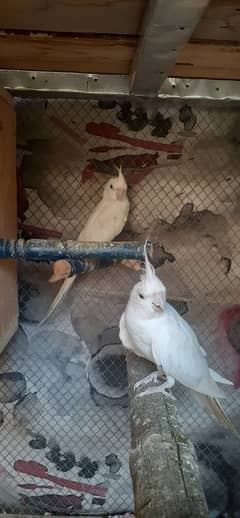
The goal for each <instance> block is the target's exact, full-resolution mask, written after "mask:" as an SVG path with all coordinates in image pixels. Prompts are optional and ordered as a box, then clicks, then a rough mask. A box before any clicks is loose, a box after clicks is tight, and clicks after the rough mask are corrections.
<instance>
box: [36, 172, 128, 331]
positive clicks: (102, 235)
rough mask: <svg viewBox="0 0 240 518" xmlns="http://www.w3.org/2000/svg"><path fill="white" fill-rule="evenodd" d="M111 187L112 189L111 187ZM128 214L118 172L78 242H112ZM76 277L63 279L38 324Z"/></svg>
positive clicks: (122, 180) (105, 190) (125, 192)
mask: <svg viewBox="0 0 240 518" xmlns="http://www.w3.org/2000/svg"><path fill="white" fill-rule="evenodd" d="M111 186H112V187H111ZM121 190H122V191H123V197H122V199H117V198H116V196H117V194H116V193H117V192H119V191H121ZM128 213H129V201H128V197H127V184H126V181H125V178H124V176H123V174H122V169H121V168H120V169H119V170H118V177H114V178H110V179H109V180H108V181H107V183H106V185H105V187H104V191H103V197H102V199H101V201H100V202H99V203H98V205H97V206H96V207H95V209H94V211H93V213H92V214H91V215H90V217H89V219H88V221H87V223H86V225H85V227H84V228H83V230H82V231H81V232H80V234H79V236H78V241H112V240H113V239H114V238H115V237H116V236H118V234H120V232H121V231H122V229H123V227H124V225H125V223H126V221H127V218H128ZM76 277H77V276H76V275H74V276H72V277H70V278H68V279H65V280H64V282H63V284H62V286H61V288H60V290H59V292H58V293H57V295H56V297H55V299H54V301H53V303H52V304H51V306H50V308H49V310H48V312H47V315H46V317H45V318H44V319H43V320H42V321H41V322H40V324H39V325H42V324H43V323H44V322H45V321H46V320H47V319H48V318H49V317H50V315H51V314H52V313H53V311H54V310H55V309H56V307H57V306H58V304H60V302H62V301H63V299H64V298H65V296H66V295H67V293H68V292H69V290H70V288H71V287H72V285H73V283H74V281H75V279H76Z"/></svg>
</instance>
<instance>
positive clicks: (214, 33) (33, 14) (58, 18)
mask: <svg viewBox="0 0 240 518" xmlns="http://www.w3.org/2000/svg"><path fill="white" fill-rule="evenodd" d="M146 5H147V0H48V2H46V0H8V1H7V2H0V28H2V29H13V30H14V29H15V30H36V31H49V32H69V33H70V32H72V33H80V32H81V33H103V34H133V35H134V34H137V33H138V31H139V28H140V26H141V22H142V19H143V15H144V10H145V8H146ZM194 38H198V39H212V40H223V41H225V40H228V41H240V2H239V0H212V1H211V3H210V5H209V7H208V9H207V10H206V13H205V14H204V17H203V19H202V20H201V22H200V23H199V25H198V27H197V29H196V31H195V33H194Z"/></svg>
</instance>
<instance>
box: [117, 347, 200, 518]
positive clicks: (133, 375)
mask: <svg viewBox="0 0 240 518" xmlns="http://www.w3.org/2000/svg"><path fill="white" fill-rule="evenodd" d="M127 362H128V381H129V411H130V426H131V448H130V459H129V460H130V471H131V476H132V481H133V491H134V500H135V515H136V518H153V517H154V518H155V517H156V518H157V517H160V516H167V518H176V517H177V516H178V517H182V518H183V517H184V518H185V517H187V516H189V517H191V518H207V517H208V516H209V515H208V510H207V505H206V501H205V497H204V494H203V489H202V485H201V481H200V474H199V469H198V465H197V460H196V456H195V452H194V448H193V446H192V444H191V443H190V441H189V440H188V439H187V437H186V436H185V434H184V432H183V430H182V427H181V426H180V424H179V421H178V416H177V411H176V406H175V403H174V402H173V401H172V400H170V399H168V398H166V397H165V396H163V395H161V394H152V395H146V396H144V395H142V396H141V397H136V393H135V391H134V385H135V383H136V382H137V381H139V380H140V379H142V378H144V377H145V376H147V375H148V374H149V373H150V372H151V371H152V370H153V365H152V364H151V363H149V362H146V361H145V360H143V359H141V358H139V357H137V356H135V355H134V354H133V353H129V354H128V355H127ZM143 390H144V389H143ZM141 392H142V390H141V389H140V393H141Z"/></svg>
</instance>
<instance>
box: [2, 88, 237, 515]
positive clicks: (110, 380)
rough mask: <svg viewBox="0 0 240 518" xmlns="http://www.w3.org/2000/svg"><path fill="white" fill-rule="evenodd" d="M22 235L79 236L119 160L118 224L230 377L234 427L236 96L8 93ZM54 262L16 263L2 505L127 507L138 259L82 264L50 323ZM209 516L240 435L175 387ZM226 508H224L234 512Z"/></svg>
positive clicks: (225, 493) (228, 477) (65, 509)
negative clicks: (127, 323) (130, 346)
mask: <svg viewBox="0 0 240 518" xmlns="http://www.w3.org/2000/svg"><path fill="white" fill-rule="evenodd" d="M15 105H16V113H17V157H18V180H19V182H18V183H19V190H18V198H19V199H18V222H19V236H21V237H24V238H29V237H44V238H45V237H46V238H48V237H56V238H62V239H77V238H78V235H79V233H80V231H81V230H82V228H83V227H84V224H85V222H86V219H87V217H88V216H89V214H90V213H91V211H92V210H93V209H94V208H95V206H96V204H97V203H98V201H99V200H100V199H101V196H102V191H103V186H104V184H105V183H106V181H107V180H108V179H109V178H110V177H111V175H116V174H117V173H116V166H119V165H122V167H123V172H124V174H125V177H126V180H127V183H128V187H129V189H128V195H129V200H130V215H129V218H128V221H127V224H126V227H125V229H124V232H123V234H122V235H121V236H120V237H121V238H124V239H126V240H129V239H130V240H131V239H137V240H140V241H143V240H144V239H145V237H146V236H147V235H148V236H149V237H150V238H151V239H152V240H154V241H158V242H159V243H160V244H161V246H162V250H163V260H162V264H161V266H160V267H159V269H158V273H159V275H160V277H161V279H162V280H163V282H164V283H165V284H166V286H167V289H168V299H169V301H170V302H171V303H172V304H173V305H174V307H175V308H176V309H177V310H178V311H179V312H180V313H181V314H182V315H183V317H184V318H186V319H187V320H188V322H189V323H190V324H191V325H192V327H193V328H194V330H195V331H196V333H197V335H198V337H199V340H200V342H201V345H202V346H203V347H204V348H205V350H206V352H207V354H208V357H209V363H210V365H211V366H213V367H214V368H215V369H216V370H218V372H220V373H222V374H223V375H224V376H225V377H228V378H229V379H231V380H232V381H233V382H234V387H233V388H231V387H230V388H227V390H226V399H225V400H224V401H223V406H224V408H225V409H226V411H227V413H228V415H229V417H230V418H231V419H232V421H233V423H234V424H235V426H236V427H237V428H238V429H240V416H239V403H238V400H239V386H240V355H239V354H240V304H239V294H240V260H239V258H240V239H239V236H240V211H239V197H240V176H239V157H240V119H239V115H240V112H239V108H238V106H236V105H234V106H233V105H231V104H229V105H227V104H212V103H211V104H208V105H206V104H204V103H202V102H200V101H198V102H191V103H188V104H186V102H184V101H177V100H176V101H173V100H171V101H170V100H164V101H161V102H153V101H151V102H148V103H147V104H144V103H143V104H139V103H136V101H134V102H131V103H128V102H125V103H123V102H121V103H119V102H117V101H116V102H115V101H111V102H109V101H108V102H106V101H86V100H63V99H51V100H46V99H36V98H34V99H16V100H15ZM51 272H52V265H51V264H42V263H38V264H36V263H26V262H25V263H24V262H22V263H19V304H20V324H19V330H18V332H17V334H16V336H15V337H14V339H13V340H12V341H11V343H10V344H9V346H8V347H7V348H6V350H5V351H4V353H3V354H2V356H1V358H0V362H1V365H0V367H1V374H0V404H1V409H0V416H1V428H0V437H1V453H0V456H1V461H0V465H1V471H0V477H1V483H0V504H1V509H2V510H7V511H8V510H9V509H14V508H15V509H17V510H18V512H20V513H22V514H24V513H26V512H27V510H28V511H30V512H32V513H44V512H50V513H52V514H56V513H59V512H61V513H65V514H75V515H81V514H84V513H87V514H94V515H98V514H100V515H101V514H104V515H105V514H108V513H109V514H111V515H113V514H114V513H115V514H116V515H121V514H124V513H127V512H129V513H130V512H131V511H132V510H133V496H132V487H131V480H130V475H129V468H128V448H129V427H128V390H127V372H126V362H125V356H124V350H123V349H122V347H121V344H120V341H119V336H118V322H119V318H120V315H121V313H122V311H123V309H124V307H125V305H126V301H127V299H128V295H129V292H130V289H131V287H132V286H133V285H134V283H135V282H136V280H137V279H138V277H139V274H138V272H136V271H135V270H134V269H132V268H129V267H126V266H124V265H120V264H119V265H115V266H112V267H109V268H106V269H104V270H97V269H96V270H94V271H93V272H91V273H89V274H87V275H79V276H78V278H77V280H76V281H75V283H74V285H73V287H72V289H71V291H70V293H69V294H68V296H67V297H66V299H65V300H64V302H63V303H62V304H61V305H60V306H59V307H58V308H57V309H56V311H55V312H54V314H53V315H52V316H51V318H50V319H49V320H47V322H46V323H45V324H44V325H43V326H41V327H39V326H38V323H39V322H40V321H41V320H42V318H43V317H44V316H45V315H46V313H47V310H48V307H49V306H50V304H51V302H52V300H53V298H54V295H55V294H56V292H57V290H58V289H59V284H49V283H48V282H47V281H48V278H49V277H50V275H51ZM175 395H176V397H177V400H178V407H179V414H180V419H181V420H182V422H183V425H184V427H185V429H186V430H187V433H188V434H189V436H190V438H191V439H192V441H193V442H194V445H195V447H196V453H197V456H198V459H199V465H200V470H201V473H202V479H203V484H204V489H205V491H206V495H207V499H208V504H209V508H210V511H211V515H212V516H220V515H221V513H224V512H225V513H228V516H240V489H239V488H240V471H239V460H238V458H239V441H238V439H237V438H235V437H234V436H233V434H232V433H231V432H230V431H226V430H225V429H224V428H222V427H220V426H219V425H218V424H217V423H216V422H215V421H214V420H213V419H211V418H210V417H209V416H208V415H207V414H206V413H205V412H204V411H203V410H202V408H201V407H200V406H198V404H197V403H195V402H194V401H193V400H192V398H191V395H190V393H189V391H187V390H185V389H183V387H182V386H178V385H177V387H176V389H175ZM234 513H235V514H234Z"/></svg>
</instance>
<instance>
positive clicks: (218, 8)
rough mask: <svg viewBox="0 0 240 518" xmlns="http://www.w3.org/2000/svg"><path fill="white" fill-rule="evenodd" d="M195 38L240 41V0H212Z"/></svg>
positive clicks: (195, 33)
mask: <svg viewBox="0 0 240 518" xmlns="http://www.w3.org/2000/svg"><path fill="white" fill-rule="evenodd" d="M193 38H194V39H205V40H208V39H211V40H222V41H240V1H239V0H212V1H211V2H210V4H209V6H208V8H207V9H206V11H205V13H204V15H203V18H202V20H201V21H200V22H199V24H198V26H197V28H196V29H195V32H194V34H193Z"/></svg>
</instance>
